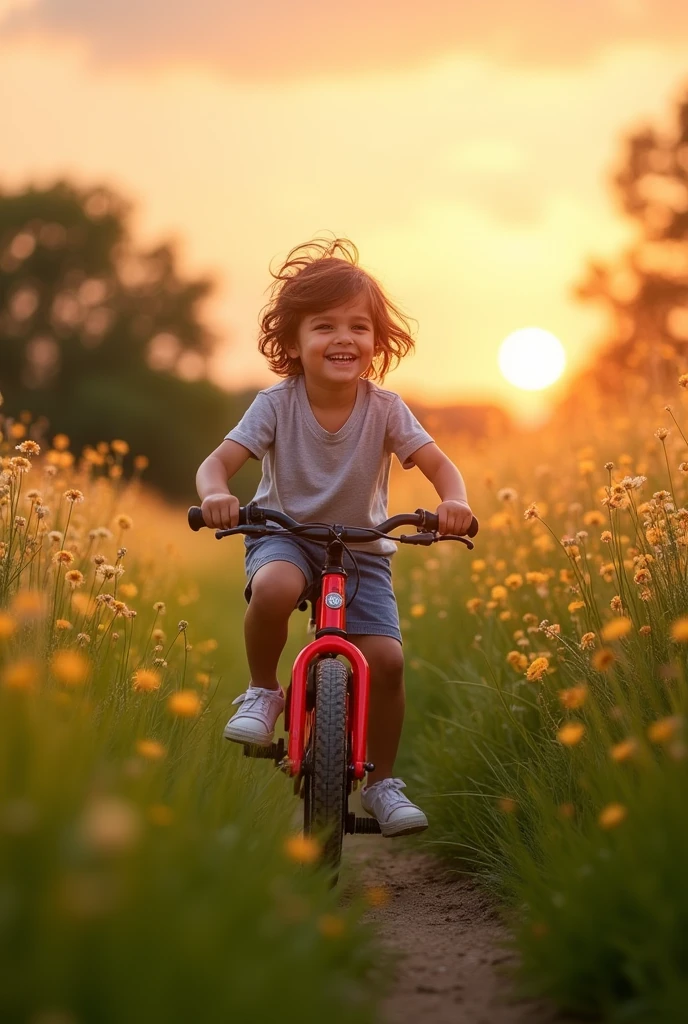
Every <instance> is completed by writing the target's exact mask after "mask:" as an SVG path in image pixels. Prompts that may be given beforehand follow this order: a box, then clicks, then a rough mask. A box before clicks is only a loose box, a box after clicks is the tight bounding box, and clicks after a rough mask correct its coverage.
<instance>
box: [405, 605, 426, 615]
mask: <svg viewBox="0 0 688 1024" xmlns="http://www.w3.org/2000/svg"><path fill="white" fill-rule="evenodd" d="M425 611H426V608H425V605H424V604H422V603H420V602H419V603H418V604H412V605H411V607H410V608H409V614H410V615H411V618H413V619H420V618H421V617H422V616H423V615H425Z"/></svg>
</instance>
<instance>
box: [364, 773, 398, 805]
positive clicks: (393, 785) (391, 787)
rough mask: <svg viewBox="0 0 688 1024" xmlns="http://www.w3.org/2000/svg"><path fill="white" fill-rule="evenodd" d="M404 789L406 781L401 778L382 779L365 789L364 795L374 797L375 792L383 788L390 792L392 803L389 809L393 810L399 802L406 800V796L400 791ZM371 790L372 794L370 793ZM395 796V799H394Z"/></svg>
mask: <svg viewBox="0 0 688 1024" xmlns="http://www.w3.org/2000/svg"><path fill="white" fill-rule="evenodd" d="M402 789H406V783H405V782H404V781H403V779H382V781H381V782H376V783H375V784H374V785H373V786H371V787H370V789H367V790H366V797H370V796H371V795H372V796H373V797H374V796H375V795H376V793H380V792H382V791H383V790H384V791H385V792H388V793H389V794H390V797H391V799H392V804H391V807H390V810H394V808H395V807H398V806H399V804H404V803H406V802H407V800H408V798H407V797H405V796H404V795H403V794H402V793H401V792H400V791H401V790H402ZM371 791H372V794H371ZM395 797H396V799H394V798H395Z"/></svg>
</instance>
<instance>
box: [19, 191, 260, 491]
mask: <svg viewBox="0 0 688 1024" xmlns="http://www.w3.org/2000/svg"><path fill="white" fill-rule="evenodd" d="M129 215H130V206H129V204H128V203H127V202H126V201H125V200H124V199H122V198H121V197H120V196H118V195H116V194H115V193H114V192H113V191H111V190H109V189H107V188H103V187H96V188H90V189H78V188H76V187H75V186H74V185H71V184H69V183H67V182H64V181H60V182H57V183H56V184H54V185H53V186H51V187H49V188H45V189H37V188H28V189H26V190H25V191H23V192H20V193H16V194H13V195H8V194H3V193H0V391H2V393H3V394H4V398H5V412H6V413H7V414H9V415H12V414H14V415H18V414H19V412H20V411H22V410H30V411H31V412H32V413H34V414H36V415H40V416H43V417H45V418H46V419H47V420H48V421H49V423H50V427H51V429H52V430H54V431H56V432H57V431H61V432H64V433H66V434H68V435H69V436H70V438H71V439H72V442H73V444H74V445H75V447H77V448H80V447H81V446H83V445H85V444H95V443H97V442H98V441H100V440H109V439H112V438H115V437H119V438H122V439H124V440H127V441H128V442H129V443H130V445H131V446H132V449H133V450H135V451H138V452H140V453H143V454H146V455H148V456H149V458H150V460H151V465H150V469H149V471H148V477H149V479H150V481H151V482H153V483H155V484H156V485H157V486H158V487H160V488H161V489H162V490H163V491H165V492H166V493H168V494H170V495H175V496H178V497H182V496H184V497H185V498H189V497H193V496H194V493H195V492H194V486H193V481H194V474H195V469H196V467H197V465H198V463H199V461H200V460H201V459H202V458H203V457H204V456H205V455H207V453H208V451H209V450H211V449H212V448H213V447H215V446H216V445H217V444H219V443H220V441H221V440H222V437H223V436H224V434H225V433H226V431H227V430H228V429H229V427H231V426H232V425H233V423H234V422H235V420H236V419H237V418H238V417H239V416H240V414H241V412H242V411H243V409H244V408H245V407H246V405H247V404H248V402H249V401H250V399H251V397H252V395H251V394H250V393H246V392H244V393H240V394H233V395H230V394H228V393H226V392H225V391H222V390H221V389H219V388H217V387H216V386H215V385H213V384H212V383H210V382H209V381H208V380H207V368H208V360H209V357H210V355H211V354H212V352H213V349H214V347H215V345H216V344H217V339H216V338H215V337H214V336H213V335H212V334H211V332H210V331H209V330H208V329H207V327H206V326H205V325H204V323H203V321H202V319H201V317H200V314H199V307H200V305H201V304H202V302H203V301H204V300H205V299H206V298H207V296H208V295H209V294H210V292H211V290H212V288H213V282H212V281H211V280H210V279H207V278H198V279H194V280H185V279H184V278H183V277H182V276H181V274H180V272H179V270H178V267H177V255H176V252H175V249H174V247H173V246H172V245H171V244H169V243H165V244H161V245H157V246H155V247H153V248H151V249H148V250H140V249H137V248H136V247H135V245H134V243H133V241H132V238H131V236H130V232H129V224H128V221H129Z"/></svg>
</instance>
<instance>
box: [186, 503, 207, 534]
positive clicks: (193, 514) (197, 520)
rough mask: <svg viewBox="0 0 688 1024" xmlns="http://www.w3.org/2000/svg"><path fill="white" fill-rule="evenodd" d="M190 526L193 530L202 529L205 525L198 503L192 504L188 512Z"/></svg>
mask: <svg viewBox="0 0 688 1024" xmlns="http://www.w3.org/2000/svg"><path fill="white" fill-rule="evenodd" d="M188 520H189V526H190V527H191V529H192V530H194V531H197V530H201V529H202V528H203V527H204V526H205V520H204V519H203V513H202V511H201V510H200V508H199V507H198V505H192V506H191V508H190V509H189V512H188Z"/></svg>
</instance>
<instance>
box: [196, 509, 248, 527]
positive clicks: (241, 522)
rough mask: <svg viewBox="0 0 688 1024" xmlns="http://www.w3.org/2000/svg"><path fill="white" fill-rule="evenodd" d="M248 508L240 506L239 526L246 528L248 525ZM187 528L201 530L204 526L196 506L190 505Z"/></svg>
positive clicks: (199, 510) (200, 512) (201, 514)
mask: <svg viewBox="0 0 688 1024" xmlns="http://www.w3.org/2000/svg"><path fill="white" fill-rule="evenodd" d="M247 508H248V506H247V505H242V506H241V507H240V509H239V526H246V524H247V523H248V521H249V520H248V517H247V514H246V510H247ZM188 520H189V526H190V527H191V529H192V530H194V531H198V530H202V529H203V527H204V526H205V520H204V518H203V512H202V511H201V509H200V508H199V506H198V505H192V506H191V508H190V509H189V512H188Z"/></svg>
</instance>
